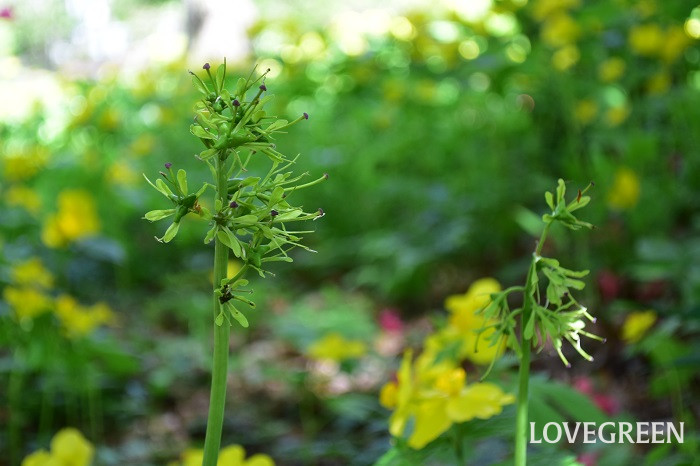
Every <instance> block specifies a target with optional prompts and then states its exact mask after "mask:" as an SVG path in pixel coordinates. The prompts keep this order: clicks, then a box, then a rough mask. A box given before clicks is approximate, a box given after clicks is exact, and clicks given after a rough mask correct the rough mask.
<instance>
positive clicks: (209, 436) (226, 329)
mask: <svg viewBox="0 0 700 466" xmlns="http://www.w3.org/2000/svg"><path fill="white" fill-rule="evenodd" d="M216 191H217V194H216V195H217V197H218V199H220V200H221V202H222V204H223V205H225V203H226V201H227V191H228V188H227V181H226V170H225V167H224V162H223V161H221V160H219V159H218V158H217V162H216ZM215 241H216V242H215V244H214V291H216V290H217V289H218V288H219V285H220V283H221V280H223V279H224V278H226V272H227V267H228V248H227V247H226V246H224V244H223V243H222V242H221V241H219V239H218V238H216V239H215ZM218 313H219V302H218V298H217V296H216V295H214V316H213V317H212V322H214V318H216V316H217V314H218ZM230 333H231V329H230V325H229V323H228V322H227V320H226V319H224V322H223V324H222V325H221V326H218V325H216V324H214V359H213V363H212V372H211V394H210V396H209V417H208V419H207V433H206V437H205V438H204V461H203V463H202V465H203V466H216V462H217V459H218V457H219V447H220V446H221V431H222V429H223V425H224V407H225V405H226V376H227V374H228V345H229V335H230Z"/></svg>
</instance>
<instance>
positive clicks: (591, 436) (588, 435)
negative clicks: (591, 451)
mask: <svg viewBox="0 0 700 466" xmlns="http://www.w3.org/2000/svg"><path fill="white" fill-rule="evenodd" d="M583 443H595V422H584V423H583Z"/></svg>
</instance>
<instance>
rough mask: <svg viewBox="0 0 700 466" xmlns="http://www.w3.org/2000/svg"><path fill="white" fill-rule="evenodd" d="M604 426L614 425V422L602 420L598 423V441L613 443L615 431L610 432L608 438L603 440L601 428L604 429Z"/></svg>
mask: <svg viewBox="0 0 700 466" xmlns="http://www.w3.org/2000/svg"><path fill="white" fill-rule="evenodd" d="M605 426H613V427H615V423H614V422H604V423H602V424H601V425H600V427H599V428H598V437H599V438H600V441H601V442H603V443H615V431H613V432H612V433H611V434H610V437H608V439H607V440H605V436H604V435H603V433H604V431H603V430H604V429H605Z"/></svg>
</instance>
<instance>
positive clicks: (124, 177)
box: [106, 160, 140, 186]
mask: <svg viewBox="0 0 700 466" xmlns="http://www.w3.org/2000/svg"><path fill="white" fill-rule="evenodd" d="M106 177H107V180H109V182H111V183H113V184H116V185H123V186H129V185H133V184H134V183H135V182H136V181H137V180H139V179H140V176H138V175H137V174H136V172H135V171H134V169H133V168H131V166H130V165H129V164H128V163H127V162H126V161H124V160H119V161H117V162H114V163H113V164H112V165H110V167H109V169H107V173H106Z"/></svg>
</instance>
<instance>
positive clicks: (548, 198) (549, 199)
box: [544, 191, 554, 210]
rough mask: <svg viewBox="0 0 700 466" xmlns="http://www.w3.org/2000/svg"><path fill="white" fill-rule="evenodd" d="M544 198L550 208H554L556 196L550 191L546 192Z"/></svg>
mask: <svg viewBox="0 0 700 466" xmlns="http://www.w3.org/2000/svg"><path fill="white" fill-rule="evenodd" d="M544 199H545V201H547V205H548V206H549V208H550V209H552V210H554V198H553V196H552V193H550V192H549V191H547V192H545V193H544Z"/></svg>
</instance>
